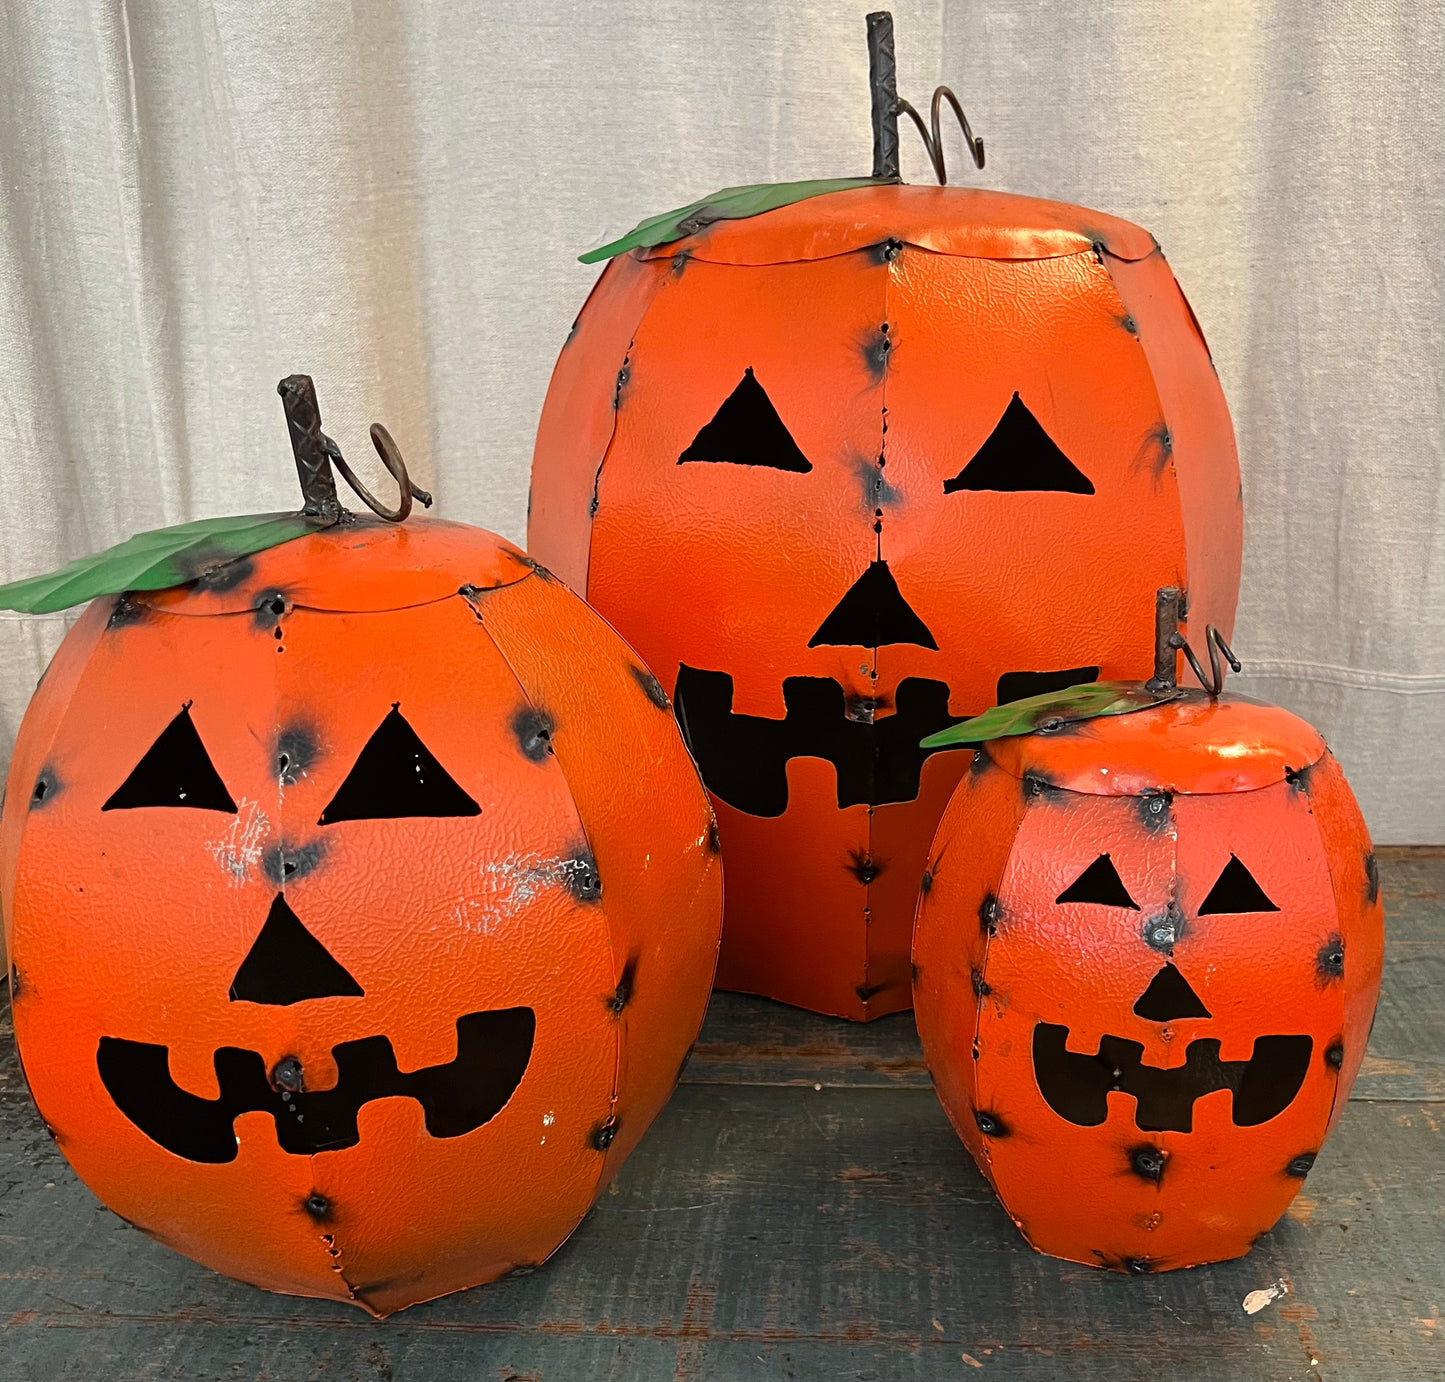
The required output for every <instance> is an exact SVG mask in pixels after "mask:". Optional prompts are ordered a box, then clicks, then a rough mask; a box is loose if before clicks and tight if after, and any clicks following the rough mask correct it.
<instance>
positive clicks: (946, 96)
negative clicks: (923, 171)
mask: <svg viewBox="0 0 1445 1382" xmlns="http://www.w3.org/2000/svg"><path fill="white" fill-rule="evenodd" d="M944 101H947V102H948V104H949V105H950V106H952V107H953V113H954V115H956V116H957V117H958V124H959V128H960V129H961V130H962V131H963V142H964V144H965V145H966V146H967V147H968V153H969V157H970V158H972V159H973V166H974V167H975V168H982V167H983V158H984V154H983V140H982V139H980V138H978V136H977V135H975V134H974V132H973V128H972V126H971V125H970V124H969V123H968V116H966V115H965V114H964V113H963V107H962V106H961V105H959V103H958V97H957V96H955V95H954V94H953V92H952V91H950V90H949V89H948V87H946V86H940V87H937V88H935V90H934V92H933V108H932V110H931V111H930V112H929V124H928V126H925V125H924V123H923V117H922V116H921V115H920V114H919V113H918V112H917V111H916V110H915V109H914V108H913V104H912V103H911V102H910V101H905V100H904V99H903V97H902V96H899V97H898V98H897V100H896V102H895V104H894V110H895V111H896V112H897V114H899V115H906V116H907V117H908V118H909V119H910V120H912V121H913V123H914V125H915V126H916V127H917V129H918V137H919V138H920V139H922V140H923V148H924V152H925V153H927V155H928V161H929V162H930V163H932V164H933V173H934V176H935V177H936V178H937V179H938V185H939V186H940V187H946V186H947V185H948V168H947V166H946V165H945V163H944V161H943V128H942V119H941V115H942V109H943V103H944ZM930 127H931V128H930Z"/></svg>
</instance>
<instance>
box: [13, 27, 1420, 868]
mask: <svg viewBox="0 0 1445 1382" xmlns="http://www.w3.org/2000/svg"><path fill="white" fill-rule="evenodd" d="M867 8H868V6H866V5H864V4H851V3H838V2H837V0H828V2H827V3H823V2H822V0H789V3H763V2H762V0H728V3H726V4H719V3H716V2H715V0H712V2H710V3H676V2H675V3H660V2H659V0H587V2H586V3H572V2H568V3H547V0H539V2H538V3H533V4H531V5H526V6H515V5H509V6H502V5H492V4H484V3H476V0H471V2H470V3H468V2H466V0H463V2H462V3H457V2H456V0H453V2H452V3H441V2H440V0H435V2H434V3H428V0H353V3H350V4H342V3H325V2H323V0H311V2H310V3H304V4H297V3H294V0H285V3H279V2H278V0H261V2H260V3H258V0H212V3H209V4H190V3H180V4H178V3H175V0H0V496H3V500H0V503H3V514H4V523H3V541H0V579H9V578H13V577H16V576H20V575H23V574H30V573H33V572H37V571H42V570H47V569H49V568H51V567H53V566H55V565H57V564H59V563H60V562H62V561H65V560H67V559H69V558H71V557H73V556H76V555H78V554H80V553H84V552H87V551H91V550H93V549H96V548H100V547H103V546H105V545H108V544H110V543H113V542H116V541H119V540H120V539H122V538H124V537H126V536H128V535H129V534H131V533H132V532H135V531H136V530H137V529H142V528H152V527H157V526H160V525H163V524H168V523H176V522H179V521H182V520H185V519H190V518H195V517H201V516H206V515H212V514H221V513H229V512H245V511H259V510H274V509H281V508H286V507H289V506H290V505H291V504H293V503H294V502H295V494H296V492H295V489H294V480H293V478H292V476H293V472H292V468H291V462H290V457H289V449H288V446H287V442H286V437H285V432H284V429H283V426H282V419H281V413H280V407H279V404H278V401H277V398H276V394H275V383H276V380H277V379H278V378H279V377H280V376H282V375H283V374H287V373H290V372H291V371H294V370H304V371H307V372H309V373H311V374H313V375H314V376H315V377H316V380H317V385H318V388H319V391H320V397H321V401H322V407H323V414H324V418H325V421H326V424H327V428H328V430H329V431H331V432H332V433H333V434H334V435H335V436H336V437H337V438H338V439H339V440H340V441H341V442H342V444H343V446H345V447H347V448H348V450H349V451H350V452H351V453H353V454H355V455H357V456H361V455H362V454H363V452H364V451H365V450H366V447H365V435H366V434H365V424H366V423H367V422H368V421H370V420H371V419H373V418H375V419H382V420H384V421H385V422H386V423H387V424H388V425H389V426H390V427H391V429H392V431H393V433H394V434H395V435H396V437H397V438H398V440H399V442H400V444H401V446H402V448H403V450H404V452H405V454H406V456H407V457H408V459H409V461H410V462H411V464H412V466H413V468H414V470H415V471H416V472H418V474H419V476H420V479H421V480H422V482H423V483H425V484H427V485H430V486H431V487H433V488H434V489H435V491H436V493H437V498H438V503H439V507H440V511H441V512H442V513H443V514H446V515H449V516H453V517H457V518H462V519H467V520H470V521H473V522H477V523H481V524H485V525H487V526H489V527H492V528H495V529H498V530H499V531H501V532H503V533H505V534H507V535H508V536H510V537H513V538H517V539H520V538H522V537H523V536H524V532H525V506H526V492H527V470H528V462H529V458H530V453H531V443H532V435H533V429H534V427H535V424H536V420H537V415H538V410H539V407H540V405H541V401H542V396H543V392H544V390H545V388H546V384H547V378H548V374H549V371H550V368H551V364H552V360H553V357H554V355H555V353H556V350H557V349H558V347H559V346H560V344H561V342H562V339H563V337H564V336H565V334H566V331H567V328H568V326H569V324H570V323H571V321H572V319H573V316H574V315H575V313H576V311H577V308H578V306H579V304H580V303H581V302H582V299H583V297H584V296H585V294H586V292H587V290H588V287H589V286H590V284H591V282H592V281H593V279H594V277H595V274H596V270H593V269H587V268H584V267H582V266H580V265H579V264H577V263H576V262H575V259H574V256H575V255H576V254H577V253H578V252H579V251H580V250H583V249H585V248H587V247H589V246H591V245H593V244H596V243H599V242H600V241H602V240H604V239H606V238H609V237H611V236H612V235H614V234H616V233H618V232H620V231H623V230H625V229H627V228H628V227H630V226H631V225H632V224H633V223H634V222H635V221H636V220H638V219H639V218H640V217H641V216H643V215H646V214H651V213H653V212H656V211H660V210H664V209H666V208H668V207H670V206H674V205H677V204H680V203H682V202H685V201H689V200H691V199H693V198H694V197H696V196H699V195H701V194H704V193H706V192H709V191H712V190H714V189H715V188H717V187H721V186H725V185H729V184H735V183H742V182H754V181H763V180H769V179H784V178H799V177H813V176H836V175H842V174H857V173H864V172H866V171H867V170H868V161H869V127H868V116H867V105H866V99H867V98H866V61H865V55H864V49H863V16H864V13H865V11H866V9H867ZM895 11H896V14H897V22H898V42H899V55H900V79H901V85H902V89H903V92H904V94H905V95H909V96H911V97H912V98H913V100H914V101H915V103H917V104H922V103H923V102H924V101H925V100H926V98H927V95H928V93H929V91H931V89H932V87H933V85H934V84H935V83H936V82H938V81H941V80H948V81H949V82H951V83H952V84H954V85H955V87H956V88H957V90H958V91H959V93H960V94H961V95H962V97H963V99H964V101H965V103H966V105H967V108H968V110H969V112H970V113H971V115H972V117H973V119H974V122H975V124H976V126H977V128H978V129H979V130H980V132H981V133H982V134H983V135H984V136H985V138H986V140H987V145H988V150H989V156H990V157H989V168H988V173H987V179H988V182H989V183H991V184H992V185H996V186H1000V187H1004V188H1009V189H1014V190H1019V191H1026V192H1030V193H1036V194H1042V195H1045V196H1050V197H1057V198H1062V199H1066V200H1071V201H1079V202H1084V203H1087V204H1091V205H1094V206H1097V207H1101V208H1104V209H1106V210H1108V211H1112V212H1116V213H1118V214H1120V215H1122V216H1126V217H1130V218H1132V219H1135V220H1137V221H1140V222H1142V223H1143V224H1144V225H1146V226H1148V227H1150V228H1151V229H1152V230H1153V231H1154V232H1155V234H1156V235H1157V236H1158V238H1159V240H1160V241H1161V243H1162V244H1163V245H1164V247H1165V249H1166V250H1167V252H1168V254H1169V257H1170V260H1171V262H1172V264H1173V265H1174V268H1175V270H1176V272H1177V273H1178V275H1179V277H1180V279H1181V280H1182V282H1183V283H1184V286H1185V288H1186V290H1187V291H1188V293H1189V294H1190V296H1191V297H1192V299H1193V302H1194V305H1195V307H1196V309H1197V311H1198V315H1199V317H1200V319H1201V321H1202V322H1203V324H1204V327H1205V330H1206V331H1207V332H1208V335H1209V337H1210V341H1211V343H1212V345H1213V348H1214V355H1215V358H1216V360H1217V362H1218V366H1219V372H1220V375H1221V378H1222V379H1223V382H1224V387H1225V391H1226V393H1227V394H1228V396H1229V401H1230V403H1231V405H1232V407H1233V410H1234V417H1235V422H1236V425H1237V428H1238V432H1239V441H1240V452H1241V457H1242V461H1243V468H1244V486H1245V496H1246V506H1247V513H1248V529H1247V545H1246V551H1245V571H1244V592H1243V596H1242V601H1241V611H1240V620H1239V626H1238V637H1237V646H1238V647H1239V649H1240V650H1241V651H1242V653H1243V654H1244V656H1245V657H1246V658H1247V659H1248V661H1249V666H1250V670H1249V675H1248V677H1247V678H1245V679H1244V681H1243V684H1244V686H1245V687H1246V688H1247V689H1249V690H1251V691H1255V692H1257V693H1260V694H1262V695H1265V696H1268V697H1270V698H1273V699H1276V700H1279V701H1282V702H1283V703H1284V704H1286V705H1288V706H1290V707H1292V708H1294V709H1295V710H1297V711H1299V712H1300V713H1301V714H1304V715H1306V716H1308V717H1309V718H1311V719H1312V720H1314V721H1315V722H1316V723H1318V724H1319V725H1320V726H1321V727H1322V728H1323V729H1324V731H1325V732H1326V734H1327V735H1328V737H1329V739H1330V741H1331V743H1332V744H1333V746H1334V748H1335V750H1336V751H1337V753H1338V754H1339V756H1340V758H1341V759H1342V760H1343V762H1344V764H1345V766H1346V769H1347V771H1348V772H1349V774H1350V776H1351V778H1352V780H1353V782H1354V784H1355V787H1356V790H1357V791H1358V793H1359V796H1360V798H1361V800H1362V802H1363V803H1364V806H1365V810H1366V814H1367V815H1368V817H1369V820H1370V824H1371V826H1372V828H1373V830H1374V832H1375V835H1376V837H1377V839H1379V840H1382V841H1394V842H1427V841H1441V840H1445V806H1442V785H1445V456H1442V451H1445V447H1442V423H1441V414H1442V406H1441V405H1442V392H1445V390H1442V377H1445V314H1442V299H1445V291H1442V271H1441V263H1442V254H1445V24H1442V20H1441V18H1440V14H1439V11H1438V8H1437V7H1435V6H1432V5H1420V4H1416V3H1413V2H1412V0H1376V3H1365V2H1364V0H1347V3H1339V2H1338V0H1336V3H1329V4H1323V5H1321V4H1316V3H1312V0H1188V2H1187V3H1181V0H1097V3H1094V4H1090V5H1080V4H1075V3H1065V2H1064V0H899V3H897V4H896V5H895ZM957 162H958V159H957V157H956V156H955V163H957ZM905 173H906V174H907V175H908V176H909V177H910V178H912V179H914V180H923V179H924V176H925V165H924V161H923V158H922V155H921V154H920V153H919V151H918V148H917V145H916V143H915V141H914V140H913V138H912V136H911V135H908V136H906V153H905ZM371 473H373V474H376V473H377V472H376V469H375V468H374V466H373V469H372V472H371ZM65 627H66V619H65V617H63V616H58V615H57V616H52V617H48V618H41V619H33V618H21V617H15V616H9V615H4V616H0V754H3V753H7V752H8V748H9V744H10V741H11V739H12V737H13V734H14V732H15V729H16V727H17V726H18V723H19V718H20V715H21V713H22V711H23V709H24V706H25V703H26V700H27V698H28V696H29V694H30V692H31V689H32V688H33V686H34V684H35V680H36V677H37V676H38V674H39V673H40V670H41V668H42V667H43V666H44V664H45V661H46V658H47V657H48V656H49V654H50V653H51V651H52V650H53V649H54V647H55V646H56V644H57V643H58V641H59V639H60V637H61V635H62V633H63V632H64V629H65Z"/></svg>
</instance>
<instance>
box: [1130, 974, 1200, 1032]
mask: <svg viewBox="0 0 1445 1382" xmlns="http://www.w3.org/2000/svg"><path fill="white" fill-rule="evenodd" d="M1134 1014H1135V1016H1137V1017H1144V1018H1147V1019H1148V1020H1149V1021H1150V1022H1174V1021H1176V1020H1177V1019H1179V1018H1181V1017H1212V1016H1213V1013H1211V1012H1210V1011H1209V1009H1208V1008H1206V1007H1205V1006H1204V1001H1203V999H1201V998H1200V996H1199V995H1198V994H1197V993H1195V992H1194V990H1193V989H1192V988H1191V987H1190V984H1189V980H1188V979H1186V978H1185V977H1184V976H1183V975H1182V974H1181V973H1180V972H1179V971H1178V970H1177V969H1175V968H1174V966H1173V965H1165V966H1164V968H1163V969H1161V970H1160V971H1159V973H1158V974H1156V975H1155V976H1154V977H1153V979H1151V980H1150V981H1149V987H1148V988H1146V989H1145V990H1144V992H1143V993H1141V994H1140V995H1139V1001H1138V1002H1137V1003H1135V1004H1134Z"/></svg>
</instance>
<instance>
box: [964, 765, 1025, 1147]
mask: <svg viewBox="0 0 1445 1382" xmlns="http://www.w3.org/2000/svg"><path fill="white" fill-rule="evenodd" d="M995 766H997V765H995ZM1037 804H1038V803H1037V801H1031V802H1029V804H1028V805H1027V806H1025V807H1024V809H1023V810H1022V811H1021V812H1020V813H1019V818H1018V820H1017V821H1015V822H1014V833H1013V838H1012V839H1011V840H1010V841H1009V846H1008V850H1007V851H1006V853H1005V854H1004V856H1003V862H1002V863H1001V864H1000V865H999V869H998V879H997V880H996V881H995V883H994V885H993V887H992V889H991V890H990V891H988V892H986V893H985V894H984V895H983V897H981V898H980V899H979V907H980V908H982V907H983V904H984V903H985V902H987V901H988V899H989V898H992V899H993V916H992V917H990V918H989V920H988V922H987V923H986V929H985V931H984V937H983V959H982V960H981V961H980V962H979V967H978V974H979V978H980V979H981V980H982V981H983V983H984V985H985V986H986V985H987V984H988V956H989V952H990V950H992V949H993V942H994V937H995V936H996V935H997V933H998V926H999V919H1000V917H1001V916H1002V914H1003V908H1002V903H1001V902H1000V901H999V894H1000V893H1001V892H1002V891H1003V880H1004V878H1005V877H1006V875H1007V874H1008V866H1009V861H1010V860H1011V859H1012V858H1013V854H1014V849H1015V847H1016V846H1017V845H1018V838H1019V832H1020V831H1021V830H1022V829H1023V826H1024V821H1025V820H1026V819H1027V818H1028V814H1029V812H1030V811H1032V810H1034V808H1035V807H1036V806H1037ZM979 923H980V925H984V924H985V923H984V919H983V917H982V916H981V915H980V917H979ZM965 924H967V923H965ZM988 996H989V990H988V989H987V988H986V987H985V990H984V991H983V992H981V993H978V994H976V995H975V996H974V1012H973V1045H972V1046H971V1047H970V1048H969V1052H968V1061H969V1065H970V1067H971V1069H972V1071H973V1078H972V1080H970V1081H969V1086H970V1089H971V1090H972V1096H973V1097H972V1103H973V1107H974V1109H977V1108H978V1106H979V1093H980V1080H979V1066H980V1065H981V1064H982V1063H983V1061H982V1057H983V1052H982V1050H981V1049H980V1047H979V1040H980V1038H981V1037H982V1035H983V1008H984V1004H985V1003H987V1002H988ZM979 1137H980V1143H979V1145H980V1146H981V1147H982V1148H983V1155H984V1158H985V1160H987V1162H988V1164H989V1166H990V1167H991V1166H992V1165H993V1151H992V1149H991V1148H990V1146H989V1139H988V1138H987V1137H986V1136H984V1134H983V1132H982V1130H980V1132H979Z"/></svg>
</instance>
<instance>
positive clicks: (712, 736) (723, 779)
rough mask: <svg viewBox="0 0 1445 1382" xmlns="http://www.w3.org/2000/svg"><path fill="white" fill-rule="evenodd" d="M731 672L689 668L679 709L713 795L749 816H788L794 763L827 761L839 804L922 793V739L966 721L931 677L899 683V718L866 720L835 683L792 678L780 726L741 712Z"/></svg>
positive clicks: (681, 673) (681, 682)
mask: <svg viewBox="0 0 1445 1382" xmlns="http://www.w3.org/2000/svg"><path fill="white" fill-rule="evenodd" d="M732 703H733V679H732V677H731V676H730V675H729V674H728V673H726V672H708V671H701V670H699V669H697V668H695V667H688V666H687V665H686V664H683V665H682V666H681V667H680V668H679V670H678V675H677V685H676V687H675V689H674V691H673V708H674V711H675V712H676V715H677V720H678V724H679V725H680V726H681V728H682V732H683V737H684V739H685V740H686V741H687V746H688V748H689V750H690V751H691V753H692V756H693V758H694V759H695V760H696V761H697V766H698V771H699V772H700V773H701V774H702V780H703V783H704V785H705V786H706V787H707V789H708V791H710V792H711V793H712V794H713V795H714V796H716V797H719V798H721V800H723V801H725V802H727V804H728V805H729V806H733V807H736V808H737V809H738V810H739V811H745V812H747V814H748V815H750V816H781V815H782V814H783V812H784V811H786V810H787V809H788V763H789V761H790V760H791V759H794V758H805V757H806V758H823V759H826V760H827V761H828V762H829V763H831V764H832V765H833V767H834V769H835V770H836V771H837V775H838V805H839V807H848V806H858V805H868V806H882V805H885V804H886V803H888V802H893V801H912V800H913V799H914V798H915V797H916V796H917V795H918V789H919V778H920V774H921V773H922V771H923V763H924V760H925V759H927V758H928V756H929V754H930V753H933V752H936V750H932V749H924V748H920V747H919V743H920V741H921V740H923V739H926V738H927V737H928V736H929V735H932V734H937V733H938V731H939V730H942V729H946V728H947V727H948V726H949V725H952V724H957V723H958V720H959V718H960V717H958V716H955V715H950V714H949V712H948V686H947V684H946V683H944V682H941V681H932V680H930V679H928V678H924V677H905V678H904V679H903V681H901V682H900V683H899V685H898V691H897V695H896V697H895V708H894V713H893V714H891V715H882V716H878V717H877V718H875V719H872V720H868V721H863V720H857V719H852V718H850V717H849V715H848V713H847V700H846V697H845V694H844V691H843V687H842V686H841V685H839V683H838V682H837V681H835V680H834V679H833V678H832V677H787V678H785V679H784V681H783V703H784V704H785V705H786V706H787V714H786V716H785V717H784V718H783V719H781V720H770V719H768V718H767V717H766V716H763V715H742V714H738V713H736V712H734V710H733V708H732Z"/></svg>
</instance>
